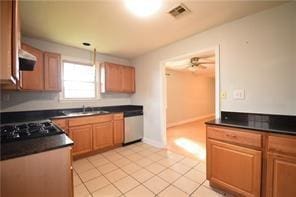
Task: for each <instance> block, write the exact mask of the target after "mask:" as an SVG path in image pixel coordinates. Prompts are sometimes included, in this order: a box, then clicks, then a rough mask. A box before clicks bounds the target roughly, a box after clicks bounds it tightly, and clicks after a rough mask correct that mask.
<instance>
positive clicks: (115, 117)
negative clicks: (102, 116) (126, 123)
mask: <svg viewBox="0 0 296 197" xmlns="http://www.w3.org/2000/svg"><path fill="white" fill-rule="evenodd" d="M113 118H114V120H122V119H123V113H118V114H114V115H113Z"/></svg>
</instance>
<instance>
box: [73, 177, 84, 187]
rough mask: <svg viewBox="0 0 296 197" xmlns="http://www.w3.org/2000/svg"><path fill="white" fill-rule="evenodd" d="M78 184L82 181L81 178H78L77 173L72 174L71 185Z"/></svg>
mask: <svg viewBox="0 0 296 197" xmlns="http://www.w3.org/2000/svg"><path fill="white" fill-rule="evenodd" d="M80 184H82V181H81V179H80V178H79V176H78V175H73V185H74V187H75V186H78V185H80Z"/></svg>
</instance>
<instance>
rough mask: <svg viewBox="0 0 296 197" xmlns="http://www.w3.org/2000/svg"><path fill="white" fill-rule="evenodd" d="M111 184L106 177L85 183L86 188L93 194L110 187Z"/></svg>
mask: <svg viewBox="0 0 296 197" xmlns="http://www.w3.org/2000/svg"><path fill="white" fill-rule="evenodd" d="M109 184H110V182H109V181H108V180H107V179H106V178H105V177H104V176H100V177H97V178H95V179H92V180H90V181H88V182H86V183H85V186H86V187H87V189H88V190H89V191H90V192H91V193H93V192H95V191H96V190H98V189H101V188H102V187H104V186H106V185H109Z"/></svg>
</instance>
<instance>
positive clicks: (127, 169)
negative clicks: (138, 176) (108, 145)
mask: <svg viewBox="0 0 296 197" xmlns="http://www.w3.org/2000/svg"><path fill="white" fill-rule="evenodd" d="M121 169H122V170H123V171H125V172H126V173H128V174H132V173H134V172H136V171H139V170H141V169H142V168H141V167H140V166H138V165H136V164H134V163H130V164H128V165H126V166H123V167H122V168H121Z"/></svg>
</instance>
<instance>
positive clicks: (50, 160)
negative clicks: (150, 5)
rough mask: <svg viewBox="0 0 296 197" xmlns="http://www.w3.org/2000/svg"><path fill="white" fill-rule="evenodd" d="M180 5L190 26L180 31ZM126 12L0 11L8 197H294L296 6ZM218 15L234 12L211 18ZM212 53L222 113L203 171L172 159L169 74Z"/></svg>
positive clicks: (6, 5) (28, 5)
mask: <svg viewBox="0 0 296 197" xmlns="http://www.w3.org/2000/svg"><path fill="white" fill-rule="evenodd" d="M155 2H161V1H156V0H155ZM176 5H178V6H181V7H182V6H183V9H184V10H186V9H187V10H189V12H187V13H185V14H183V15H181V16H180V18H177V19H175V18H172V16H170V15H168V13H167V10H171V8H176V9H177V8H178V6H176ZM174 6H175V7H174ZM83 8H84V9H89V14H91V15H92V16H93V18H96V19H97V18H98V17H102V16H103V18H104V17H105V20H106V21H105V22H104V20H91V19H92V17H89V18H88V19H84V18H83V17H82V16H84V15H83V14H85V12H84V11H83V10H84V9H83ZM127 8H129V7H128V6H125V5H123V2H120V3H119V2H115V1H114V2H111V3H110V2H109V3H107V2H76V3H74V2H71V3H70V4H69V2H68V3H67V2H55V3H53V2H25V1H20V2H19V1H3V2H2V1H1V194H2V196H20V195H21V196H73V195H74V196H90V195H92V196H121V195H124V196H139V195H147V196H156V195H157V196H211V195H212V196H215V195H216V196H217V195H225V194H226V193H227V194H231V195H235V196H295V195H296V194H295V192H296V191H295V188H294V187H293V183H294V182H295V180H296V174H295V173H296V168H295V163H296V161H295V156H296V155H295V154H296V150H295V148H294V147H295V144H296V138H295V136H294V135H295V130H296V128H295V122H296V121H295V115H296V114H295V113H296V102H295V96H296V91H295V90H296V88H295V85H296V81H295V74H296V69H295V62H296V59H295V57H296V55H295V54H296V53H295V49H296V38H295V35H296V34H295V32H296V16H295V8H296V5H295V2H249V3H247V2H241V3H239V2H232V3H229V2H228V3H227V2H221V3H216V4H215V3H208V4H207V3H201V2H187V1H186V2H183V3H182V2H179V3H178V2H177V3H172V4H170V3H169V2H165V1H164V2H162V6H160V4H159V5H158V11H157V12H156V13H154V14H155V15H153V14H152V15H150V16H149V17H146V18H145V17H144V18H141V17H139V18H137V17H138V16H135V15H133V14H131V13H130V12H129V9H127ZM179 8H180V7H179ZM63 9H67V10H68V12H63V11H62V10H63ZM110 9H114V11H115V12H113V13H114V15H115V13H116V14H118V15H117V16H111V15H110V13H109V12H107V11H105V12H104V10H110ZM209 9H210V10H211V9H220V10H223V12H221V13H219V12H217V13H219V14H220V15H219V14H218V15H217V16H213V17H214V19H215V20H216V21H214V19H211V20H210V19H209V20H208V21H207V20H206V19H204V18H203V17H202V18H200V17H201V16H202V14H201V15H199V13H202V11H203V10H204V11H209ZM97 10H100V11H101V12H96V11H97ZM173 10H174V9H172V11H173ZM177 10H178V9H177ZM175 11H176V10H175ZM176 12H178V11H176ZM180 12H182V11H180ZM50 13H55V14H50ZM98 13H99V14H98ZM141 13H142V14H143V13H144V12H143V11H142V12H141ZM173 13H175V12H173ZM229 13H231V14H232V15H231V14H229ZM75 15H76V16H75ZM222 16H223V17H224V18H223V17H222ZM112 17H118V18H122V20H113V19H114V18H112ZM73 18H75V19H76V20H72V19H73ZM193 19H196V20H197V19H198V21H202V20H205V21H206V22H207V24H204V26H203V25H202V24H198V22H196V20H193ZM218 19H219V20H218ZM149 20H150V21H149ZM98 21H99V24H100V25H102V26H104V27H105V28H94V27H95V26H96V25H98ZM143 21H144V22H143ZM126 22H130V24H133V25H135V26H134V27H140V28H131V29H129V28H126V27H125V26H124V24H126ZM67 24H69V25H67ZM75 24H77V25H80V26H82V27H84V28H80V29H79V31H78V30H77V31H75V30H76V29H77V25H75ZM153 24H155V26H153ZM169 24H175V25H171V26H169ZM109 25H110V27H109ZM111 25H113V26H111ZM164 25H168V26H167V30H163V32H158V31H156V30H157V28H160V27H163V26H164ZM182 25H183V26H182ZM206 25H207V26H206ZM2 27H3V28H2ZM4 27H5V28H4ZM92 27H93V29H91V28H92ZM151 27H154V28H151ZM179 27H180V28H183V29H184V31H186V32H182V31H180V30H179V29H178V28H179ZM141 28H143V29H145V30H146V33H144V31H142V30H141ZM44 30H46V31H44ZM114 30H117V31H114ZM118 30H121V33H120V34H119V33H114V32H119V31H118ZM92 31H97V34H93V33H90V32H92ZM168 31H170V32H171V34H170V35H168ZM46 32H47V33H46ZM66 32H67V33H66ZM69 32H71V33H69ZM98 35H101V36H98ZM136 35H141V36H136ZM156 35H157V36H156ZM113 38H114V39H113ZM143 38H145V39H143ZM119 40H120V42H119ZM132 41H133V42H132ZM84 42H86V43H85V44H86V45H88V44H90V46H85V45H82V43H84ZM156 43H157V44H156ZM127 46H128V47H127ZM213 47H214V48H215V49H217V50H218V51H219V61H217V62H218V63H219V70H218V71H217V72H218V73H219V75H216V77H217V79H218V80H216V83H217V84H216V100H218V108H217V104H216V111H215V114H216V120H213V121H209V122H207V131H206V132H207V139H206V140H207V143H206V144H207V147H206V148H207V155H206V156H207V161H206V163H202V162H200V161H198V160H193V159H191V158H187V157H184V156H183V155H180V154H177V153H173V152H170V151H167V150H166V149H165V146H166V134H165V132H166V120H165V117H166V115H165V103H164V102H165V93H164V92H165V91H164V84H163V83H164V82H163V78H164V76H165V73H164V72H165V69H164V67H162V63H163V62H164V61H166V60H168V59H171V58H173V57H176V56H178V55H180V54H189V53H193V52H196V51H201V50H204V49H208V48H213ZM94 48H95V50H94ZM26 52H27V53H28V54H27V53H26ZM31 55H32V56H31ZM26 60H28V61H27V63H28V64H26V65H25V64H23V62H22V61H26ZM31 62H35V64H34V63H33V64H32V63H31ZM24 65H25V66H24ZM30 66H31V68H29V67H30ZM26 69H31V71H28V70H27V71H25V70H26ZM32 69H33V70H32ZM67 70H69V71H67ZM65 71H67V72H65ZM73 84H74V85H73ZM217 98H218V99H217ZM24 123H26V125H24ZM29 123H31V124H29ZM129 125H130V126H129ZM4 126H10V127H5V128H4ZM36 128H38V129H39V131H41V132H39V133H38V132H37V133H36V132H32V131H36ZM10 129H13V132H11V134H12V135H8V133H9V131H10ZM22 129H25V131H26V132H20V131H23V130H22ZM51 132H52V133H51ZM28 133H29V134H28ZM48 134H49V135H48ZM129 134H130V135H129ZM34 135H36V136H34ZM24 136H25V137H24ZM40 136H41V137H40ZM21 137H24V139H17V138H21ZM129 137H131V138H129ZM26 138H29V139H26ZM141 139H142V142H138V143H133V144H130V145H124V146H122V144H129V142H134V141H137V140H141ZM5 140H6V141H5ZM225 158H227V159H225ZM20 164H21V165H20ZM22 164H23V165H22ZM39 164H41V165H39ZM201 164H203V165H201ZM204 165H206V167H207V168H206V169H205V168H202V167H201V166H204ZM242 165H243V166H244V170H242V169H241V166H242ZM32 166H34V168H38V170H36V171H35V170H34V168H32ZM229 166H231V169H232V171H229V170H228V168H229ZM72 171H73V172H72ZM205 174H206V177H205ZM57 175H59V178H57ZM16 177H21V179H17V178H16ZM242 177H246V178H245V179H242ZM206 179H207V180H208V181H206ZM29 180H30V182H32V183H33V184H28V183H29V182H28V181H29ZM155 183H158V184H155ZM32 185H33V186H34V185H38V186H39V187H32ZM16 186H17V187H16ZM177 194H178V195H177Z"/></svg>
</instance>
